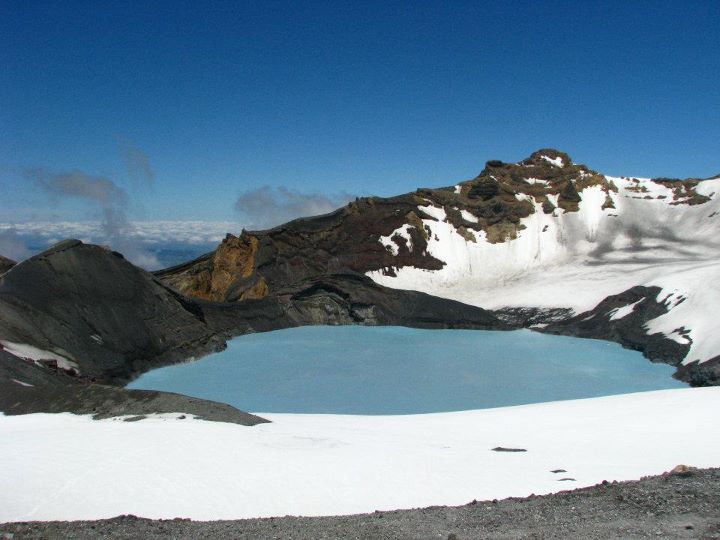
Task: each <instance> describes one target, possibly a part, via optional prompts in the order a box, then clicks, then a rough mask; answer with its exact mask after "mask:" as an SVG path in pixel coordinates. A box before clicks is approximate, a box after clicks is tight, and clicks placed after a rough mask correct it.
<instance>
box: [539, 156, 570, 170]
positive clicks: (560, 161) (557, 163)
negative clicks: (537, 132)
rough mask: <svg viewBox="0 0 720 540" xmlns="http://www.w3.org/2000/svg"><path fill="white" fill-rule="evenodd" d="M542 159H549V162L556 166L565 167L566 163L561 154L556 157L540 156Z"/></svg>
mask: <svg viewBox="0 0 720 540" xmlns="http://www.w3.org/2000/svg"><path fill="white" fill-rule="evenodd" d="M540 157H541V158H542V159H544V160H545V161H547V162H548V163H551V164H552V165H555V166H556V167H564V166H565V163H564V162H563V158H561V157H560V156H558V157H556V158H551V157H549V156H540Z"/></svg>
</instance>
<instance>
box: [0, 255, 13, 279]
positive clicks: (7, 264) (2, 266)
mask: <svg viewBox="0 0 720 540" xmlns="http://www.w3.org/2000/svg"><path fill="white" fill-rule="evenodd" d="M16 264H17V263H16V262H15V261H13V260H12V259H8V258H7V257H3V256H2V255H0V275H2V274H4V273H5V272H7V271H8V270H10V269H11V268H12V267H13V266H15V265H16Z"/></svg>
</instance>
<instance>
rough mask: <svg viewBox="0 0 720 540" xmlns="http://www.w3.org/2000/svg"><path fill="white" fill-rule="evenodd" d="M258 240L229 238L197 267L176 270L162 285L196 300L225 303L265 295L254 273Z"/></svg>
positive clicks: (265, 287)
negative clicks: (165, 284) (169, 286)
mask: <svg viewBox="0 0 720 540" xmlns="http://www.w3.org/2000/svg"><path fill="white" fill-rule="evenodd" d="M257 248H258V240H257V238H256V237H255V236H252V235H250V234H247V233H243V234H241V235H240V236H239V237H238V236H234V235H232V234H228V235H227V236H226V237H225V239H224V240H223V241H222V243H221V244H220V245H219V246H218V249H217V250H215V252H214V253H212V254H211V255H210V257H209V258H208V259H207V260H205V261H203V262H202V263H200V264H195V265H189V266H188V267H187V268H178V269H176V270H174V271H172V272H171V273H169V275H165V276H163V277H162V279H163V281H165V282H166V283H168V284H170V285H172V286H173V287H175V288H176V289H177V290H178V291H180V292H181V293H183V294H185V295H187V296H193V297H195V298H202V299H204V300H212V301H216V302H226V301H235V300H244V299H251V298H262V297H264V296H266V295H267V293H268V287H267V284H266V282H265V280H264V279H263V278H262V277H261V276H258V275H257V274H256V273H255V255H256V253H257Z"/></svg>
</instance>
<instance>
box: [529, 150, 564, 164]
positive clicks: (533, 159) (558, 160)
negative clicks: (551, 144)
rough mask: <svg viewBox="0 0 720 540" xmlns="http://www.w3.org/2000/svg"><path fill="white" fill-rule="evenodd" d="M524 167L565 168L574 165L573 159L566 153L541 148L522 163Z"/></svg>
mask: <svg viewBox="0 0 720 540" xmlns="http://www.w3.org/2000/svg"><path fill="white" fill-rule="evenodd" d="M521 163H522V164H523V165H543V166H545V165H547V164H548V163H549V164H550V165H554V166H556V167H564V166H566V165H572V159H570V156H569V155H567V154H566V153H565V152H561V151H559V150H555V149H554V148H541V149H540V150H537V151H535V152H533V153H532V154H530V157H529V158H527V159H524V160H523V161H522V162H521Z"/></svg>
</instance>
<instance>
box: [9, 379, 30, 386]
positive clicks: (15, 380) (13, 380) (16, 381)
mask: <svg viewBox="0 0 720 540" xmlns="http://www.w3.org/2000/svg"><path fill="white" fill-rule="evenodd" d="M10 380H11V381H12V382H14V383H17V384H19V385H20V386H30V387H32V386H35V385H33V384H30V383H26V382H23V381H18V380H17V379H10Z"/></svg>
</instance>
